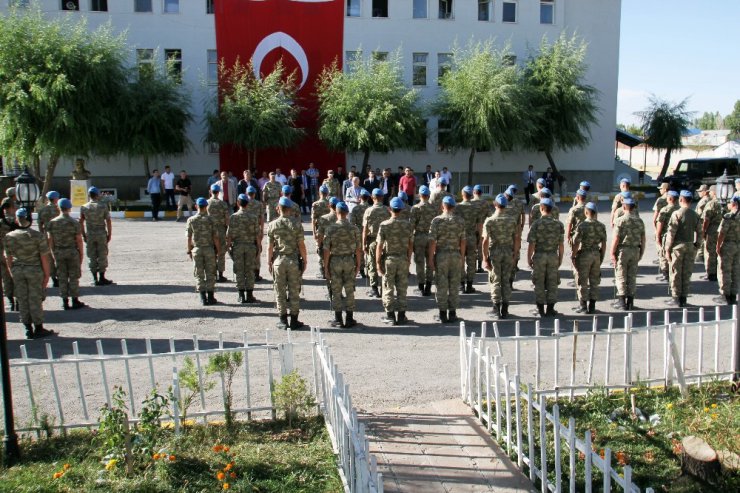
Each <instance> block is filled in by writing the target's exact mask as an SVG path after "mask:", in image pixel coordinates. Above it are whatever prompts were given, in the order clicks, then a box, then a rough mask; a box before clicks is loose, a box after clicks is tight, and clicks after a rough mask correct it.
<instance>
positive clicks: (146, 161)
mask: <svg viewBox="0 0 740 493" xmlns="http://www.w3.org/2000/svg"><path fill="white" fill-rule="evenodd" d="M144 173H145V175H144V178H146V179H149V178H150V177H151V174H152V173H151V172H150V171H149V156H144Z"/></svg>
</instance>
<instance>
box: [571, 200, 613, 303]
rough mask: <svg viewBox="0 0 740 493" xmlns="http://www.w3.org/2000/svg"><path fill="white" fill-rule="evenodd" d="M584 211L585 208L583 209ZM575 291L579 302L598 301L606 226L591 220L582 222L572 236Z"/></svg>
mask: <svg viewBox="0 0 740 493" xmlns="http://www.w3.org/2000/svg"><path fill="white" fill-rule="evenodd" d="M583 209H585V207H584V208H583ZM572 245H573V247H574V248H575V247H576V246H578V250H577V251H574V252H573V255H574V257H575V261H574V263H575V267H576V271H575V278H576V290H577V291H578V300H579V301H582V302H583V301H591V300H594V301H598V300H599V285H600V284H601V262H602V261H603V260H604V259H603V258H602V256H601V246H602V245H603V246H605V245H606V226H604V224H602V223H601V222H599V221H597V220H596V219H593V218H588V219H585V220H583V221H582V222H581V223H580V224H579V225H578V226H577V227H576V230H575V234H574V235H573V242H572Z"/></svg>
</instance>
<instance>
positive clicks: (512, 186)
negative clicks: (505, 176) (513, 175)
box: [509, 183, 519, 192]
mask: <svg viewBox="0 0 740 493" xmlns="http://www.w3.org/2000/svg"><path fill="white" fill-rule="evenodd" d="M509 188H511V189H512V190H514V192H516V191H517V190H519V189H518V188H517V187H516V185H514V184H513V183H512V184H511V185H509Z"/></svg>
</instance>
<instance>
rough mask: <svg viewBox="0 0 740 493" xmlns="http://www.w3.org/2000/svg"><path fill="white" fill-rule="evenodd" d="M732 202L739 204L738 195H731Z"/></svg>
mask: <svg viewBox="0 0 740 493" xmlns="http://www.w3.org/2000/svg"><path fill="white" fill-rule="evenodd" d="M732 201H733V202H735V203H737V204H740V195H733V196H732Z"/></svg>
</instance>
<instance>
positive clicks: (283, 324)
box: [278, 313, 288, 330]
mask: <svg viewBox="0 0 740 493" xmlns="http://www.w3.org/2000/svg"><path fill="white" fill-rule="evenodd" d="M278 328H279V329H282V330H285V329H287V328H288V314H287V313H281V314H280V321H279V322H278Z"/></svg>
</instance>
